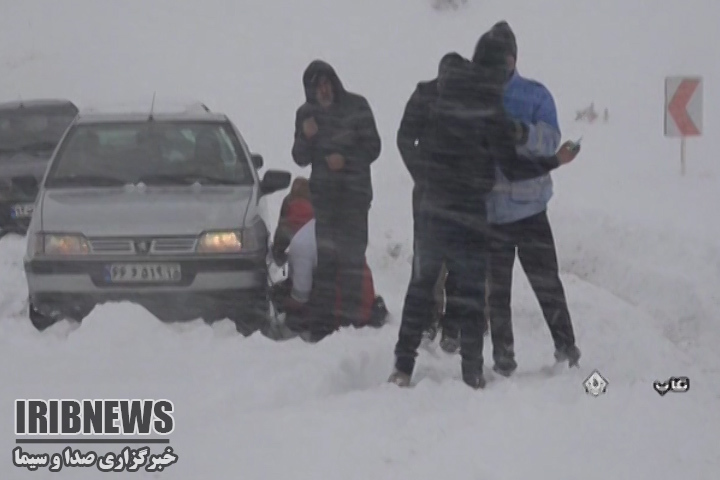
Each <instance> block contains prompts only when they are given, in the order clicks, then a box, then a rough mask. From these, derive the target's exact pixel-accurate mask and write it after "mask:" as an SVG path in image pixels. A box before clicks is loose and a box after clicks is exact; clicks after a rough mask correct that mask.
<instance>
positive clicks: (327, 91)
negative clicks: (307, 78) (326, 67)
mask: <svg viewBox="0 0 720 480" xmlns="http://www.w3.org/2000/svg"><path fill="white" fill-rule="evenodd" d="M315 98H316V99H317V101H318V103H319V104H320V105H322V106H323V107H329V106H330V105H332V103H333V99H334V92H333V88H332V83H330V79H328V78H327V76H325V75H323V76H321V77H320V79H319V80H318V85H317V89H316V90H315Z"/></svg>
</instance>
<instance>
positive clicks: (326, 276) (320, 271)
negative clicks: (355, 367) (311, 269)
mask: <svg viewBox="0 0 720 480" xmlns="http://www.w3.org/2000/svg"><path fill="white" fill-rule="evenodd" d="M313 208H314V210H315V236H316V240H317V246H318V265H317V270H316V273H315V275H314V280H313V307H314V308H313V310H314V311H313V315H312V317H313V322H314V323H317V324H318V325H317V328H318V329H321V330H323V329H324V330H326V331H332V330H335V329H336V328H337V326H338V325H337V323H338V322H337V321H336V318H335V315H334V310H335V301H336V291H337V290H339V292H340V299H341V301H340V303H341V309H342V311H340V312H338V317H339V320H340V325H342V326H347V325H359V324H361V323H362V312H361V309H362V301H363V295H362V293H363V288H362V287H363V271H364V267H365V253H366V250H367V245H368V212H369V205H358V206H353V205H350V206H343V205H341V204H335V205H327V204H326V203H325V202H323V201H315V202H314V205H313Z"/></svg>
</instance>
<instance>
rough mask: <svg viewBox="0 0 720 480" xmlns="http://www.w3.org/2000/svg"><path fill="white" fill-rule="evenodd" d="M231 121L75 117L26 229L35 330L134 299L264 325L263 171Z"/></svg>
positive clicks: (245, 329)
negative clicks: (112, 303) (107, 304)
mask: <svg viewBox="0 0 720 480" xmlns="http://www.w3.org/2000/svg"><path fill="white" fill-rule="evenodd" d="M262 167H263V159H262V157H261V156H259V155H254V154H252V153H251V152H250V150H249V149H248V147H247V145H246V143H245V141H244V140H243V138H242V136H241V134H240V133H239V132H238V130H237V129H236V128H235V126H234V125H233V123H232V122H231V121H230V120H229V119H228V117H227V116H225V115H223V114H219V113H213V112H210V111H208V110H207V109H206V108H204V109H192V110H190V111H187V112H173V113H161V112H154V113H152V114H148V113H89V114H85V113H80V114H79V115H78V116H77V117H76V119H75V120H74V121H73V123H72V124H71V126H70V128H69V129H68V130H67V132H66V134H65V135H64V137H63V138H62V140H61V141H60V145H59V146H58V148H57V150H56V151H55V153H54V155H53V156H52V158H51V159H50V163H49V165H48V169H47V171H46V173H45V176H44V178H43V182H42V184H41V185H40V191H39V194H38V199H37V203H36V209H35V214H34V215H33V217H32V220H31V222H30V225H29V227H28V234H27V252H26V254H25V258H24V266H25V274H26V278H27V284H28V292H29V305H30V308H29V316H30V320H31V321H32V323H33V325H34V326H35V327H36V328H37V329H38V330H43V329H45V328H47V327H48V326H50V325H52V324H53V323H55V322H57V321H58V320H60V319H63V318H67V319H72V320H75V321H82V319H83V318H84V317H85V316H87V315H88V314H89V313H90V311H91V310H92V309H93V308H94V307H95V306H96V305H98V304H100V303H104V302H108V301H131V302H135V303H138V304H140V305H143V306H144V307H145V308H147V309H148V310H149V311H150V312H152V313H153V314H154V315H156V316H157V317H158V318H159V319H161V320H164V321H173V320H180V321H182V320H190V319H195V318H204V319H205V320H206V321H214V320H219V319H223V318H229V319H231V320H233V321H234V322H235V324H236V325H237V328H238V331H240V332H241V333H243V334H245V335H249V334H250V333H252V332H253V331H255V330H257V329H259V328H261V327H262V326H263V324H264V323H265V322H267V321H269V320H270V319H269V300H268V297H269V295H268V269H267V263H266V260H267V258H268V246H269V234H268V227H267V210H266V208H267V207H266V196H267V195H269V194H271V193H273V192H276V191H279V190H282V189H285V188H287V187H288V186H289V184H290V178H291V175H290V173H289V172H285V171H279V170H268V171H267V172H266V173H265V175H264V177H263V178H262V179H260V176H259V173H258V170H259V169H261V168H262Z"/></svg>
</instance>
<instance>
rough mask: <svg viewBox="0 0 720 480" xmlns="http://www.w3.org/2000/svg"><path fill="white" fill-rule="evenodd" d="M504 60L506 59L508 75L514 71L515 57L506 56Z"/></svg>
mask: <svg viewBox="0 0 720 480" xmlns="http://www.w3.org/2000/svg"><path fill="white" fill-rule="evenodd" d="M506 59H507V68H508V73H512V72H514V71H515V57H513V56H512V55H508V56H507V57H506Z"/></svg>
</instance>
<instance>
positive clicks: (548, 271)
mask: <svg viewBox="0 0 720 480" xmlns="http://www.w3.org/2000/svg"><path fill="white" fill-rule="evenodd" d="M491 31H492V32H494V34H495V35H497V36H498V38H501V39H502V41H503V42H505V43H506V44H507V46H508V48H507V53H508V54H507V57H506V58H507V64H508V68H509V69H510V72H511V76H510V80H509V81H508V83H507V85H506V86H505V94H504V105H505V110H506V112H507V113H508V115H510V117H511V118H513V119H514V120H516V121H519V122H522V124H523V125H524V128H525V129H526V132H527V134H526V135H525V136H524V138H523V141H522V142H519V144H518V146H517V150H518V154H519V155H521V156H523V157H528V158H529V160H527V161H534V159H535V158H538V157H546V156H548V155H552V153H553V152H555V151H556V149H557V148H558V145H559V143H560V138H561V134H560V127H559V125H558V119H557V112H556V109H555V101H554V99H553V96H552V94H551V93H550V91H549V90H548V89H547V88H546V87H545V86H544V85H543V84H542V83H540V82H538V81H535V80H531V79H528V78H525V77H522V76H521V75H520V74H519V73H518V71H517V68H516V61H517V43H516V39H515V34H514V33H513V31H512V30H511V29H510V26H509V25H508V23H507V22H505V21H500V22H498V23H497V24H495V25H494V26H493V27H492V30H491ZM552 187H553V184H552V179H551V177H550V173H547V174H545V175H542V176H541V177H538V178H533V179H529V180H523V181H510V180H508V178H507V176H506V175H504V174H503V170H502V169H500V168H497V171H496V181H495V186H494V188H493V190H492V191H491V193H490V195H489V196H488V201H487V216H488V222H489V223H490V224H491V227H492V228H491V230H490V232H491V234H490V238H489V240H490V241H489V252H490V256H489V270H488V288H489V294H488V303H489V312H490V335H491V339H492V344H493V360H494V366H493V369H494V370H495V371H496V372H498V373H500V374H502V375H505V376H509V375H511V374H512V373H513V372H514V371H515V369H516V368H517V363H516V361H515V353H514V348H513V347H514V338H513V329H512V320H511V308H510V304H511V301H510V296H511V290H512V272H513V265H514V262H515V255H516V253H517V257H518V258H519V260H520V264H521V265H522V268H523V270H524V271H525V274H526V275H527V278H528V280H529V282H530V285H531V286H532V289H533V291H534V292H535V295H536V297H537V299H538V302H539V303H540V306H541V308H542V312H543V315H544V317H545V321H546V323H547V325H548V327H549V329H550V333H551V335H552V339H553V342H554V344H555V358H556V360H557V361H559V362H560V361H568V362H569V364H570V365H577V362H578V360H579V359H580V350H579V349H578V347H577V346H576V345H575V335H574V331H573V325H572V321H571V319H570V313H569V310H568V305H567V300H566V297H565V292H564V289H563V285H562V282H561V280H560V276H559V273H558V260H557V253H556V249H555V242H554V239H553V233H552V229H551V227H550V222H549V220H548V216H547V205H548V202H549V200H550V198H551V196H552V193H553V188H552Z"/></svg>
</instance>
